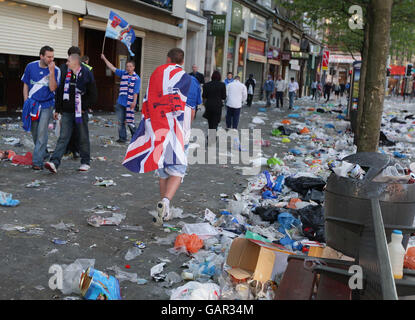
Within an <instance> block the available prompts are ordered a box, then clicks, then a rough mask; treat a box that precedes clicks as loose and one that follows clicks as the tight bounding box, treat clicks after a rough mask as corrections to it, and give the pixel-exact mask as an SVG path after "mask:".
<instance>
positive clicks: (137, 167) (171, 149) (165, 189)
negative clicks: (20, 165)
mask: <svg viewBox="0 0 415 320" xmlns="http://www.w3.org/2000/svg"><path fill="white" fill-rule="evenodd" d="M183 62H184V52H183V50H181V49H179V48H174V49H171V50H170V51H169V52H168V54H167V61H166V64H164V65H161V66H159V67H158V68H156V70H155V71H154V72H153V73H152V75H151V77H150V80H149V83H148V86H147V92H146V95H145V97H144V100H143V108H142V119H141V122H140V124H139V126H138V128H137V130H136V131H135V133H134V136H133V137H132V139H131V142H130V144H129V146H128V149H127V153H126V155H125V159H124V162H123V165H124V166H125V167H126V168H127V169H129V170H130V171H133V172H138V173H144V172H150V171H156V175H157V176H158V177H159V184H160V197H161V201H159V202H158V203H157V213H158V219H157V221H156V222H157V224H162V222H163V220H165V221H167V220H169V219H171V218H172V216H171V212H170V201H171V200H172V199H173V197H174V195H175V193H176V192H177V190H178V189H179V187H180V184H181V182H182V181H183V177H184V176H185V173H186V169H187V149H188V144H189V140H190V130H191V122H192V120H193V118H194V115H195V109H196V105H197V103H200V101H199V100H200V99H199V98H200V85H199V83H198V82H197V81H193V80H192V79H193V77H191V76H190V75H188V74H187V73H186V72H185V71H184V70H183V68H182V65H183Z"/></svg>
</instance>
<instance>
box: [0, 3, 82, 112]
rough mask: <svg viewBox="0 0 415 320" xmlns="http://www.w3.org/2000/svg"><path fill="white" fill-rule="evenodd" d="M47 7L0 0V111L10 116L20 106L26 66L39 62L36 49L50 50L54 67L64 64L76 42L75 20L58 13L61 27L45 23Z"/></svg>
mask: <svg viewBox="0 0 415 320" xmlns="http://www.w3.org/2000/svg"><path fill="white" fill-rule="evenodd" d="M51 17H52V15H51V14H50V13H49V10H48V8H45V7H35V6H31V5H27V4H18V3H17V2H6V1H0V30H1V32H0V112H7V113H13V112H16V111H17V110H20V109H21V108H22V107H23V83H22V81H21V80H20V79H21V77H22V75H23V73H24V70H25V68H26V65H27V64H28V63H29V62H32V61H35V60H39V51H40V48H41V47H43V46H45V45H48V46H50V47H52V48H53V49H54V55H55V64H56V65H57V66H59V65H61V64H62V63H65V62H66V57H67V50H68V48H69V47H70V46H71V45H72V43H73V42H75V41H77V39H76V34H77V25H78V21H77V19H76V17H74V16H73V15H71V14H68V13H63V14H62V21H61V22H62V28H53V25H49V24H48V22H49V20H50V19H51Z"/></svg>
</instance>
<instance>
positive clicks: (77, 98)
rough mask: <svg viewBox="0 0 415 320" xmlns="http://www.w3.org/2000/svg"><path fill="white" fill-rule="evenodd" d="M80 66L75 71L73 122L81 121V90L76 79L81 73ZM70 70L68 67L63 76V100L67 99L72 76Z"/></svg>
mask: <svg viewBox="0 0 415 320" xmlns="http://www.w3.org/2000/svg"><path fill="white" fill-rule="evenodd" d="M81 70H82V68H81V67H79V69H78V71H77V72H75V77H76V82H75V122H76V123H82V97H81V95H82V91H81V90H79V88H78V80H79V77H80V76H81V75H82V73H81ZM72 74H73V72H72V70H71V69H68V72H67V74H66V77H65V85H64V87H63V100H67V101H68V100H69V85H70V82H71V78H72Z"/></svg>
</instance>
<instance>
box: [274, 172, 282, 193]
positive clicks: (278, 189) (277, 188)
mask: <svg viewBox="0 0 415 320" xmlns="http://www.w3.org/2000/svg"><path fill="white" fill-rule="evenodd" d="M284 182H285V177H284V175H280V176H278V178H277V180H276V181H275V185H274V188H273V189H272V190H273V191H276V192H282V188H283V187H284Z"/></svg>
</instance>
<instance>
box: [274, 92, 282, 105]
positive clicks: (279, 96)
mask: <svg viewBox="0 0 415 320" xmlns="http://www.w3.org/2000/svg"><path fill="white" fill-rule="evenodd" d="M283 96H284V92H282V91H277V93H276V97H275V98H276V100H277V108H279V107H280V106H279V104H280V103H281V108H283V104H284V102H283V101H284V98H283Z"/></svg>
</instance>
